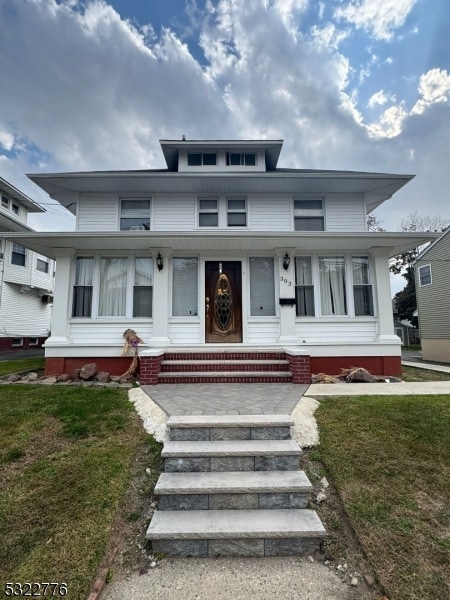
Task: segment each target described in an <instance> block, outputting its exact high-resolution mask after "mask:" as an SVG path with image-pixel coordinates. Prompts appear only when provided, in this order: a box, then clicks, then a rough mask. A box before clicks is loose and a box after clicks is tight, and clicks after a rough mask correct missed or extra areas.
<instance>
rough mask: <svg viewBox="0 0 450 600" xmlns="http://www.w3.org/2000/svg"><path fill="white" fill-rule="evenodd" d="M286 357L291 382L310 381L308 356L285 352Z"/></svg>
mask: <svg viewBox="0 0 450 600" xmlns="http://www.w3.org/2000/svg"><path fill="white" fill-rule="evenodd" d="M286 358H287V360H288V362H289V370H290V372H291V373H292V383H297V384H299V383H302V384H305V383H307V384H308V383H311V366H310V356H309V355H305V354H300V355H295V354H289V353H288V352H286Z"/></svg>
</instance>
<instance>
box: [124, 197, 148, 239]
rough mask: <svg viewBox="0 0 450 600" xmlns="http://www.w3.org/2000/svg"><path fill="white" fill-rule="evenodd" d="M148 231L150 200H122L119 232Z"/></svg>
mask: <svg viewBox="0 0 450 600" xmlns="http://www.w3.org/2000/svg"><path fill="white" fill-rule="evenodd" d="M148 229H150V199H149V198H122V199H121V201H120V231H129V230H132V231H139V230H148Z"/></svg>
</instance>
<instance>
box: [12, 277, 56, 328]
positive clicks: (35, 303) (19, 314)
mask: <svg viewBox="0 0 450 600" xmlns="http://www.w3.org/2000/svg"><path fill="white" fill-rule="evenodd" d="M51 311H52V309H51V305H50V304H44V303H43V302H42V298H40V297H39V296H38V294H37V292H36V290H30V291H21V287H20V286H18V285H16V284H13V283H4V284H3V287H2V297H1V306H0V323H1V326H0V335H1V336H2V337H5V336H6V337H46V336H47V335H48V333H49V331H50V320H51Z"/></svg>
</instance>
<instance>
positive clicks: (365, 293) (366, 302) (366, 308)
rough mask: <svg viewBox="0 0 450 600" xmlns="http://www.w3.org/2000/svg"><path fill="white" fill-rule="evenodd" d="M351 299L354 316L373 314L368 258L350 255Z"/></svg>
mask: <svg viewBox="0 0 450 600" xmlns="http://www.w3.org/2000/svg"><path fill="white" fill-rule="evenodd" d="M352 274H353V299H354V303H355V316H356V317H365V316H373V296H372V285H371V284H370V277H369V258H368V257H367V256H352Z"/></svg>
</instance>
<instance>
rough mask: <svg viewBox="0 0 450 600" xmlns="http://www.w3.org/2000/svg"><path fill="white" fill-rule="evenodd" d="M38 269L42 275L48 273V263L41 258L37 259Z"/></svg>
mask: <svg viewBox="0 0 450 600" xmlns="http://www.w3.org/2000/svg"><path fill="white" fill-rule="evenodd" d="M36 269H37V270H38V271H40V272H41V273H48V261H46V260H42V259H41V258H37V259H36Z"/></svg>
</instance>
